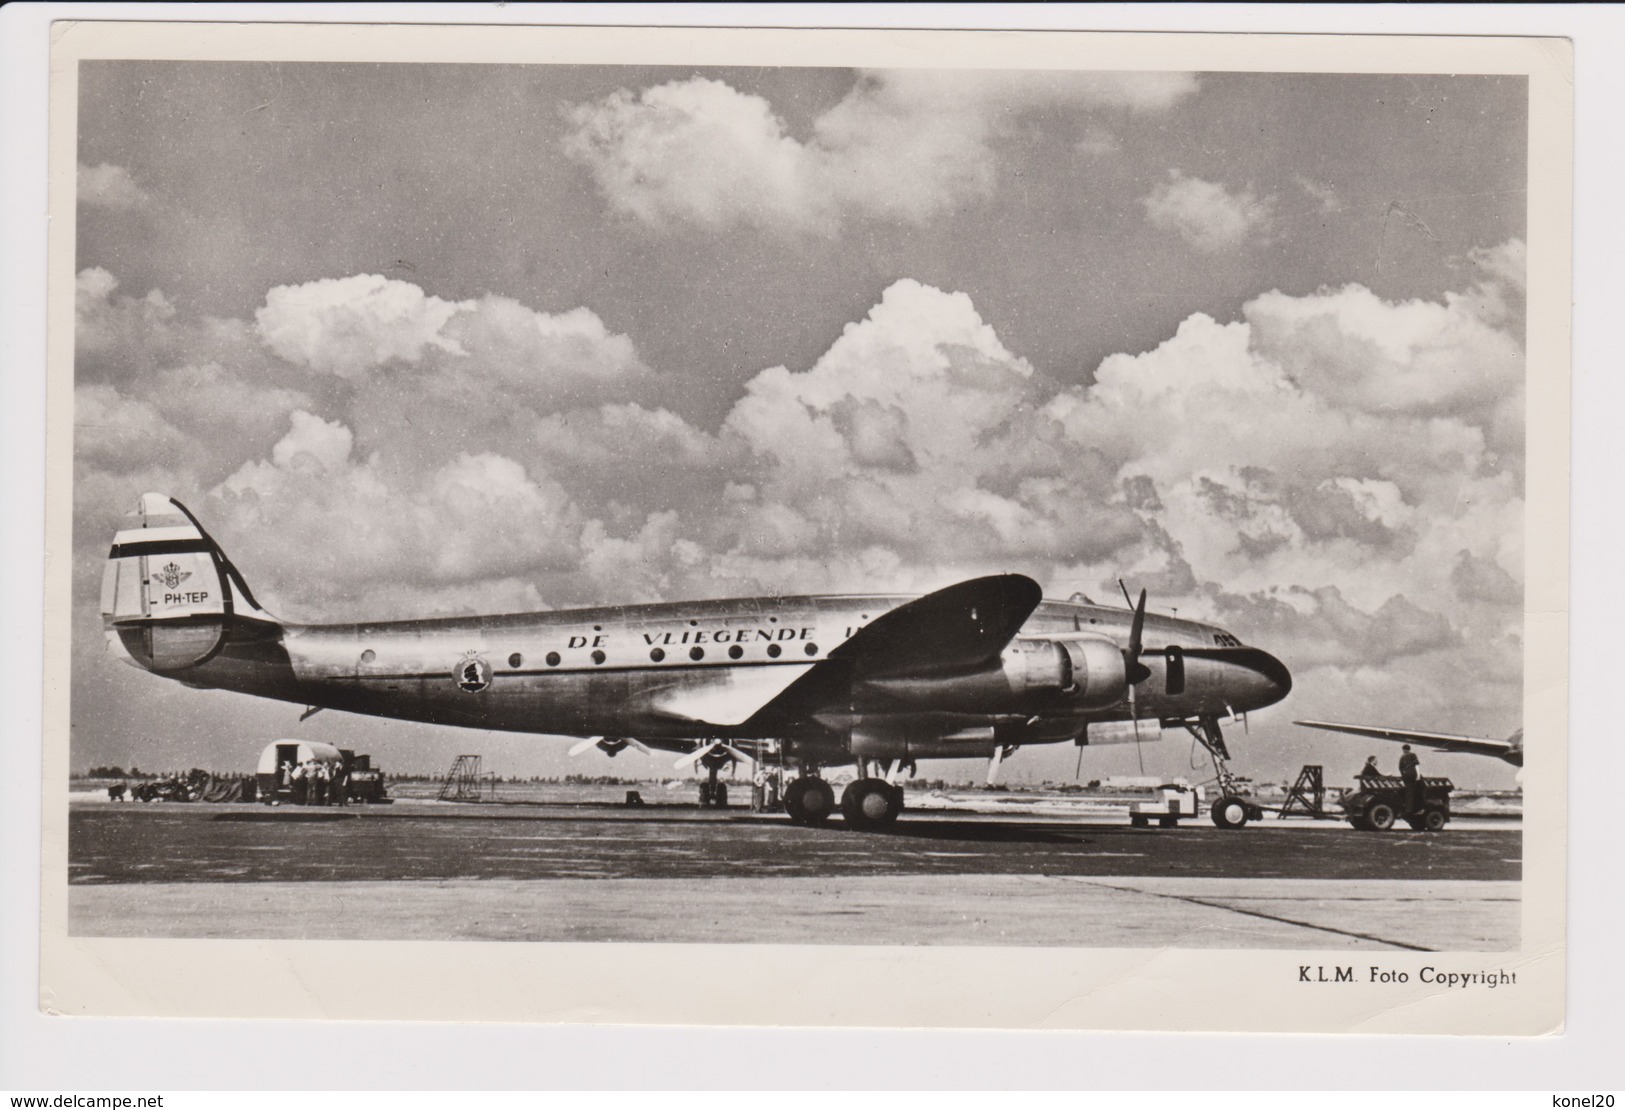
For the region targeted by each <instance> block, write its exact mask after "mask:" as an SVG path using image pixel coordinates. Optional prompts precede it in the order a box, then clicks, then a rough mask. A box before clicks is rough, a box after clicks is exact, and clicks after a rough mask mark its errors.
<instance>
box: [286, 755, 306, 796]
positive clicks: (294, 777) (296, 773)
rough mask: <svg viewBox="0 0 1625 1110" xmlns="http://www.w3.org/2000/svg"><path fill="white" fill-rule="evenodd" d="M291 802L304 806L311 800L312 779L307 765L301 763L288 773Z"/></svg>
mask: <svg viewBox="0 0 1625 1110" xmlns="http://www.w3.org/2000/svg"><path fill="white" fill-rule="evenodd" d="M288 780H289V782H288V786H289V790H290V792H291V793H290V797H289V800H290V801H292V802H293V804H294V805H296V806H302V805H304V804H305V803H306V802H307V801H309V799H310V779H309V776H308V774H307V768H306V766H305V764H303V763H301V764H299V765H298V766H296V767H295V768H294V769H293V770H292V771H290V772H289V773H288Z"/></svg>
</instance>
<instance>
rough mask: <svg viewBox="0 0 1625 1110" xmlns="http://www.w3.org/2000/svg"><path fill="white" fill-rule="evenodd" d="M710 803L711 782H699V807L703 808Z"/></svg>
mask: <svg viewBox="0 0 1625 1110" xmlns="http://www.w3.org/2000/svg"><path fill="white" fill-rule="evenodd" d="M710 804H711V784H710V783H708V782H702V783H700V808H701V809H704V808H706V807H707V806H709V805H710Z"/></svg>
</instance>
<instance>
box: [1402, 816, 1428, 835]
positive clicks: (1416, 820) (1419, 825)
mask: <svg viewBox="0 0 1625 1110" xmlns="http://www.w3.org/2000/svg"><path fill="white" fill-rule="evenodd" d="M1405 823H1406V824H1407V825H1409V826H1410V827H1411V828H1412V829H1414V830H1415V831H1416V832H1421V831H1423V830H1424V829H1426V828H1427V825H1425V824H1423V821H1422V818H1420V817H1407V818H1405Z"/></svg>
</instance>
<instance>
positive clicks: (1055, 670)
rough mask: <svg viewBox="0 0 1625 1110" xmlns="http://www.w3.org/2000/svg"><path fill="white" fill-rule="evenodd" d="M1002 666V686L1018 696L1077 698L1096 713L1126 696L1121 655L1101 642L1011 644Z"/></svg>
mask: <svg viewBox="0 0 1625 1110" xmlns="http://www.w3.org/2000/svg"><path fill="white" fill-rule="evenodd" d="M1001 663H1002V667H1003V671H1004V678H1005V681H1006V682H1008V683H1009V684H1010V689H1011V690H1012V691H1014V692H1016V693H1018V694H1020V693H1028V692H1036V691H1055V692H1059V693H1064V694H1068V695H1071V696H1073V697H1075V698H1077V700H1078V702H1079V704H1081V705H1082V706H1084V707H1085V708H1089V709H1099V708H1103V707H1105V706H1108V705H1112V704H1115V703H1116V702H1119V701H1121V700H1122V699H1123V698H1124V696H1125V695H1126V694H1127V693H1128V668H1127V665H1126V664H1125V662H1124V660H1123V652H1122V650H1121V649H1120V648H1119V647H1118V646H1117V645H1116V644H1114V643H1113V642H1112V641H1110V640H1106V639H1102V638H1100V637H1092V636H1080V637H1077V638H1069V639H1056V640H1037V639H1020V640H1015V641H1013V642H1012V643H1011V644H1010V646H1009V647H1008V648H1006V649H1005V651H1004V655H1003V658H1002V660H1001Z"/></svg>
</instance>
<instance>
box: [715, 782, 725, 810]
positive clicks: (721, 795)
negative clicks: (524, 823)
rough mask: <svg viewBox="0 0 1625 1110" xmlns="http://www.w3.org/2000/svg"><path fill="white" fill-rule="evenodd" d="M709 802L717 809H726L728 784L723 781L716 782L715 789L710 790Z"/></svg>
mask: <svg viewBox="0 0 1625 1110" xmlns="http://www.w3.org/2000/svg"><path fill="white" fill-rule="evenodd" d="M711 804H712V805H714V806H716V807H717V808H718V809H727V808H728V784H727V783H725V782H719V783H717V788H716V789H715V790H713V791H711Z"/></svg>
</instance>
